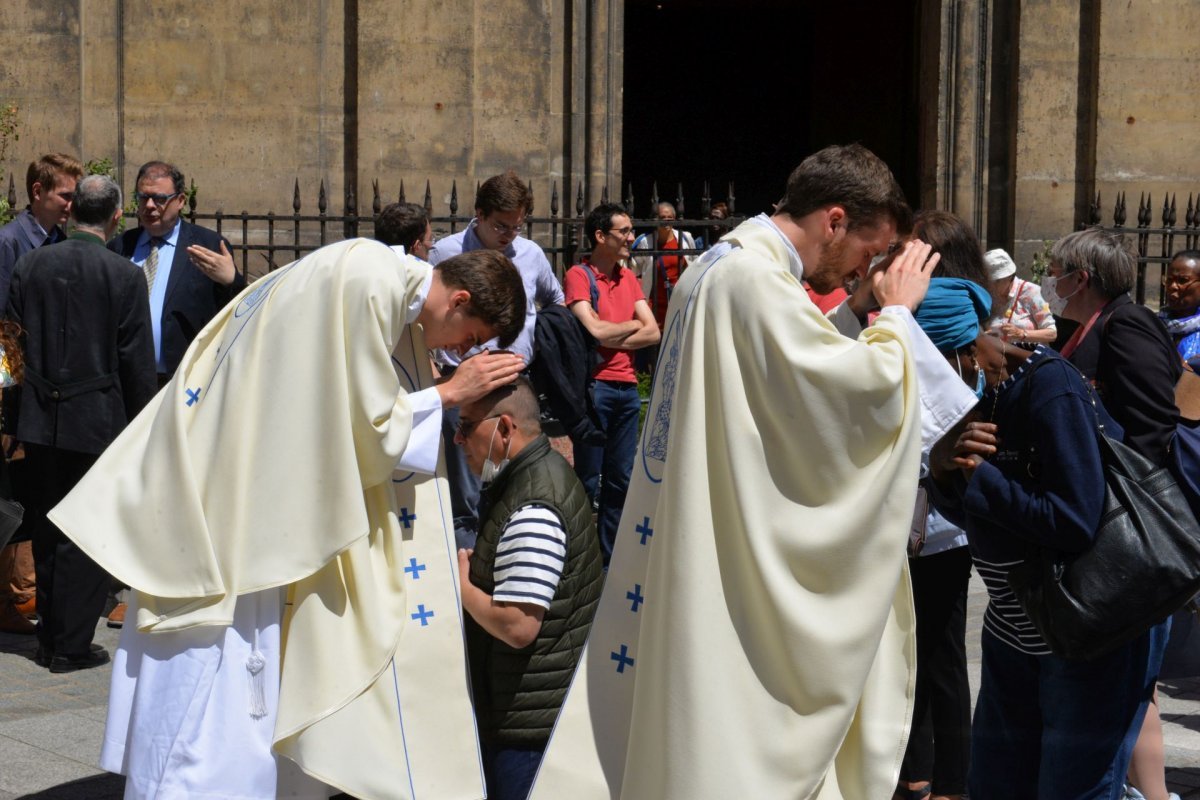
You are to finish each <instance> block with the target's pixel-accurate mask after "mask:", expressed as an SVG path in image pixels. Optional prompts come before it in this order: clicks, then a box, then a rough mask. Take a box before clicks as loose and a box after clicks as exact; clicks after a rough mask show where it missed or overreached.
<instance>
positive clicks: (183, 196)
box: [108, 161, 246, 628]
mask: <svg viewBox="0 0 1200 800" xmlns="http://www.w3.org/2000/svg"><path fill="white" fill-rule="evenodd" d="M135 186H136V187H137V193H136V194H135V195H134V200H135V201H136V202H137V218H138V222H139V223H141V224H140V225H139V226H138V227H136V228H133V229H132V230H128V231H125V233H123V234H121V236H119V237H117V238H115V239H113V240H112V241H111V242H109V244H108V248H109V249H110V250H112V251H114V252H116V253H119V254H120V255H123V256H125V257H126V258H128V259H130V260H131V261H133V263H134V264H136V265H137V266H138V267H140V268H141V270H142V272H143V274H144V275H145V276H146V288H147V290H148V291H149V295H150V321H151V325H152V326H153V331H154V360H155V367H156V369H157V371H158V385H159V386H160V387H161V386H163V385H165V384H166V382H167V381H168V380H170V378H171V375H172V374H173V373H174V372H175V368H176V367H177V366H179V361H180V359H182V358H183V353H184V351H185V350H187V348H188V345H190V344H191V343H192V339H194V338H196V334H197V333H199V332H200V329H201V328H203V327H204V326H205V325H207V324H208V321H209V320H211V319H212V318H213V317H214V316H216V314H217V312H218V311H220V310H221V308H222V307H223V306H224V305H225V304H226V303H228V302H229V301H230V300H231V299H232V298H233V297H234V296H236V295H237V293H238V292H240V291H241V290H242V289H243V288H245V286H246V280H245V278H244V277H243V276H242V275H240V274H238V271H237V269H236V268H235V267H234V264H233V256H232V255H231V254H230V252H229V243H228V242H227V241H225V239H224V237H222V236H221V235H219V234H217V233H215V232H214V231H210V230H208V229H207V228H201V227H200V226H198V225H193V224H191V223H190V222H186V221H184V220H183V219H181V218H180V213H181V212H182V211H183V205H184V203H185V202H186V201H187V192H186V190H185V187H184V179H183V173H182V172H180V171H179V169H178V168H177V167H175V166H174V165H173V164H168V163H166V162H164V161H148V162H146V163H145V164H143V165H142V167H141V169H139V170H138V174H137V181H136V182H135ZM125 611H126V605H125V603H116V605H115V606H114V607H113V609H112V611H110V612H109V615H108V626H109V627H110V628H120V627H121V626H122V625H124V623H125Z"/></svg>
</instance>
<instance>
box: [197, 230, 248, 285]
mask: <svg viewBox="0 0 1200 800" xmlns="http://www.w3.org/2000/svg"><path fill="white" fill-rule="evenodd" d="M187 254H188V258H189V259H191V261H192V263H193V264H195V265H196V268H197V269H198V270H200V271H201V272H203V273H204V274H205V275H207V276H208V277H209V279H210V280H212V281H213V282H214V283H219V284H221V285H222V286H228V285H229V284H231V283H233V279H234V278H236V277H237V267H235V266H234V264H233V254H232V253H230V252H229V248H227V247H226V246H225V242H223V241H222V242H221V252H219V253H217V252H214V251H212V250H209V249H208V248H207V247H201V246H200V245H198V244H193V245H190V246H189V247H188V249H187Z"/></svg>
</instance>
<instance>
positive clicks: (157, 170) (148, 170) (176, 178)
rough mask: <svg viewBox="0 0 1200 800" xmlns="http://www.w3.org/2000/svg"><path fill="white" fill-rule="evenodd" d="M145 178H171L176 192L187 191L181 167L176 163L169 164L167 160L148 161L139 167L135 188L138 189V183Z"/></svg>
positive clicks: (134, 183)
mask: <svg viewBox="0 0 1200 800" xmlns="http://www.w3.org/2000/svg"><path fill="white" fill-rule="evenodd" d="M143 178H149V179H150V180H156V179H158V178H170V179H171V185H172V186H173V187H174V188H175V193H176V194H183V193H184V192H185V191H187V187H186V186H185V185H184V178H183V173H182V172H180V171H179V167H177V166H175V165H174V164H168V163H167V162H166V161H147V162H146V163H145V164H142V166H141V167H139V168H138V173H137V179H136V180H134V182H133V186H134V189H135V190H136V189H137V186H138V184H140V183H141V182H142V179H143Z"/></svg>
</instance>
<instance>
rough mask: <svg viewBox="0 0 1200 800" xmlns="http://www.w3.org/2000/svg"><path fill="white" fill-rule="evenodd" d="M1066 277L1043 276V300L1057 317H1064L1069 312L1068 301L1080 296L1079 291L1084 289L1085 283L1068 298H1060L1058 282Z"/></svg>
mask: <svg viewBox="0 0 1200 800" xmlns="http://www.w3.org/2000/svg"><path fill="white" fill-rule="evenodd" d="M1068 274H1070V273H1068ZM1065 277H1067V276H1066V275H1063V276H1062V277H1058V278H1056V277H1054V276H1053V275H1043V276H1042V299H1043V300H1045V301H1046V305H1048V306H1050V313H1051V314H1053V315H1054V316H1056V317H1061V316H1062V315H1063V312H1064V311H1066V310H1067V301H1068V300H1070V299H1071V298H1072V297H1074V296H1075V295H1077V294H1079V290H1080V289H1082V288H1083V283H1082V282H1081V283H1080V284H1079V285H1078V286H1076V287H1075V291H1073V292H1071V293H1070V294H1069V295H1067V296H1066V297H1060V296H1059V294H1058V282H1059V281H1060V280H1062V279H1063V278H1065Z"/></svg>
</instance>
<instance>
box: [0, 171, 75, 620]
mask: <svg viewBox="0 0 1200 800" xmlns="http://www.w3.org/2000/svg"><path fill="white" fill-rule="evenodd" d="M81 177H83V165H82V164H80V163H79V161H78V160H76V159H74V158H72V157H71V156H69V155H66V154H64V153H47V154H46V155H44V156H42V157H41V158H39V159H38V160H37V161H34V162H33V163H31V164H30V165H29V169H28V170H27V171H26V173H25V191H26V192H28V194H29V205H28V206H26V207H25V208H24V209H22V210H21V211H20V212H19V213H18V214H17V216H16V217H15V218H13V220H12V221H11V222H9V223H8V224H7V225H5V226H4V227H3V228H0V305H3V304H4V303H6V302H7V301H8V284H9V280H10V279H11V278H12V272H13V267H14V266H15V265H16V263H17V259H18V258H20V257H21V256H23V255H25V254H26V253H28V252H29V251H31V250H35V249H37V248H39V247H42V246H43V245H48V244H54V243H55V242H61V241H63V240H64V239H66V238H67V236H66V234H65V233H63V229H62V226H63V225H65V224H66V222H67V219H68V218H69V217H70V215H71V203H72V202H73V200H74V196H75V184H76V182H77V181H78V180H79V179H80V178H81ZM0 457H3V456H2V455H0ZM16 499H17V500H23V499H24V498H23V497H17V498H16ZM28 537H29V531H28V530H18V531H17V533H16V535H15V537H14V538H16V539H19V540H23V541H19V542H16V543H13V544H9V545H7V546H5V547H4V548H3V550H0V632H4V633H20V634H31V633H33V632H34V627H35V626H34V623H33V622H32V621H31V619H32V618H33V616H34V615H35V612H36V601H35V599H34V588H35V587H34V582H35V581H34V565H33V550H32V547H31V545H30V543H29V538H28Z"/></svg>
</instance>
